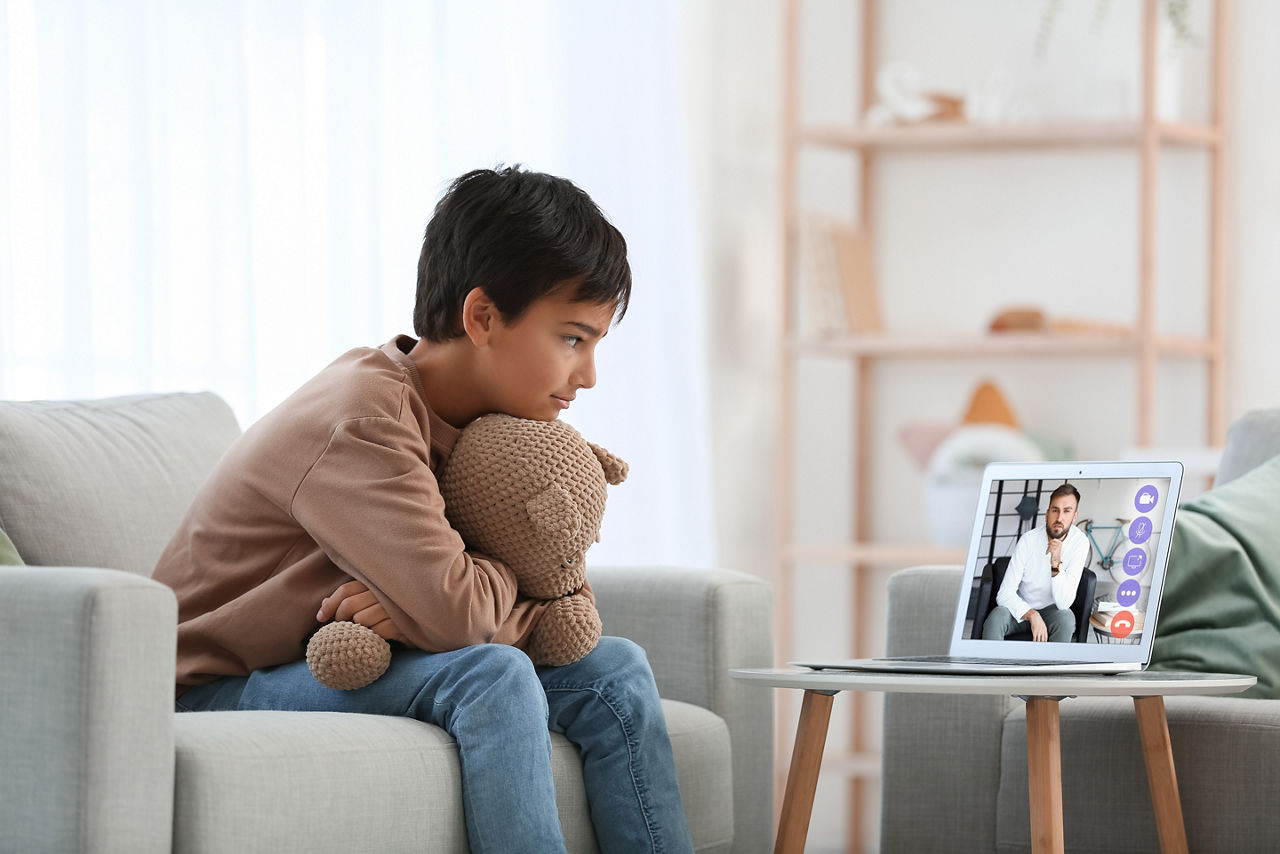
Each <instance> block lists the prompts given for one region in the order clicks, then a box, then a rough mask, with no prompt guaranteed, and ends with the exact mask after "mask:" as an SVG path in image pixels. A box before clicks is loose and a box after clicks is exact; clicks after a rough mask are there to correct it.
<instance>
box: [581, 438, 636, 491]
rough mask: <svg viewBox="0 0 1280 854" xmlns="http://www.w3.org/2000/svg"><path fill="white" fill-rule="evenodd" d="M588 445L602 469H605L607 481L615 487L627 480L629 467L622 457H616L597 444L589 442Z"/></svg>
mask: <svg viewBox="0 0 1280 854" xmlns="http://www.w3.org/2000/svg"><path fill="white" fill-rule="evenodd" d="M587 444H588V445H590V446H591V452H592V453H593V454H595V455H596V459H597V460H599V461H600V467H601V468H603V469H604V479H605V480H607V481H608V482H609V483H610V484H612V485H613V486H617V485H618V484H620V483H622V482H623V481H624V480H626V479H627V471H628V466H627V464H626V463H625V462H623V460H622V459H621V458H620V457H615V456H614V455H613V454H611V453H609V452H608V451H606V450H605V449H604V448H602V447H600V446H599V445H597V444H596V443H595V442H588V443H587Z"/></svg>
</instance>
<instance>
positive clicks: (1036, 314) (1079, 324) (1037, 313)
mask: <svg viewBox="0 0 1280 854" xmlns="http://www.w3.org/2000/svg"><path fill="white" fill-rule="evenodd" d="M987 330H988V331H989V332H993V333H997V332H1044V333H1047V334H1050V335H1133V334H1134V328H1133V327H1132V326H1128V325H1126V324H1123V323H1107V322H1105V321H1101V320H1089V319H1084V318H1069V317H1049V316H1048V315H1046V314H1045V312H1044V310H1043V309H1039V308H1035V307H1034V306H1027V307H1016V308H1006V309H1003V310H1002V311H1000V312H999V313H998V314H996V316H995V317H994V318H992V320H991V323H990V325H989V326H988V327H987Z"/></svg>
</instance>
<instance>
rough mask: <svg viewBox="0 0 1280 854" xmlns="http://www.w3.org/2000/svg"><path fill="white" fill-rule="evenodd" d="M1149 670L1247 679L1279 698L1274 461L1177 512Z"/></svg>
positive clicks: (1278, 506) (1279, 552)
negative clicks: (1239, 675) (1238, 675)
mask: <svg viewBox="0 0 1280 854" xmlns="http://www.w3.org/2000/svg"><path fill="white" fill-rule="evenodd" d="M1151 669H1153V670H1193V671H1198V672H1209V673H1249V674H1253V675H1255V676H1257V677H1258V684H1257V685H1255V686H1254V687H1252V688H1250V689H1249V690H1248V691H1246V692H1244V694H1242V695H1241V696H1245V697H1262V698H1271V699H1274V698H1277V697H1280V456H1276V457H1273V458H1272V459H1271V460H1270V461H1269V462H1266V463H1263V464H1262V465H1261V466H1259V467H1258V468H1256V469H1254V470H1253V471H1251V472H1249V473H1247V474H1245V475H1243V476H1241V477H1239V478H1237V479H1236V480H1233V481H1230V482H1229V483H1226V484H1224V485H1223V486H1221V487H1220V488H1218V489H1213V490H1210V491H1209V492H1206V493H1205V494H1203V495H1201V496H1199V497H1197V498H1195V499H1193V500H1191V501H1188V502H1186V503H1185V504H1183V505H1181V506H1180V507H1179V508H1178V518H1177V522H1176V523H1175V524H1174V528H1173V542H1172V544H1171V546H1170V550H1169V572H1168V576H1167V578H1166V579H1165V586H1164V599H1163V603H1162V604H1161V606H1160V618H1159V624H1158V627H1157V629H1156V638H1155V642H1154V644H1153V645H1152V650H1151Z"/></svg>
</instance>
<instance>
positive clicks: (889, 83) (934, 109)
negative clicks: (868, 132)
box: [864, 62, 967, 126]
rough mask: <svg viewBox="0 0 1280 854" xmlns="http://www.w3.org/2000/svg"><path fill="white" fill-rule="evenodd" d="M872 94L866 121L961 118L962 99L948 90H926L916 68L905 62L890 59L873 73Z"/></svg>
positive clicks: (909, 121)
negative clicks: (873, 86) (873, 98)
mask: <svg viewBox="0 0 1280 854" xmlns="http://www.w3.org/2000/svg"><path fill="white" fill-rule="evenodd" d="M876 95H877V96H878V98H879V100H878V101H877V102H876V103H875V104H873V105H872V106H871V107H870V108H869V109H868V110H867V114H866V116H865V117H864V118H865V121H866V123H867V124H868V125H872V126H878V125H887V124H893V123H900V124H916V123H918V122H925V121H932V122H943V121H950V122H954V121H964V119H965V117H966V112H967V111H966V108H965V99H964V97H963V96H961V95H956V94H953V93H950V92H928V91H925V89H924V87H923V86H922V85H921V83H920V71H919V69H917V68H916V67H915V66H914V65H911V64H909V63H906V62H890V63H888V64H887V65H884V66H882V67H881V68H880V70H879V71H878V72H877V73H876Z"/></svg>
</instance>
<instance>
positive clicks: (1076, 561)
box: [790, 462, 1182, 674]
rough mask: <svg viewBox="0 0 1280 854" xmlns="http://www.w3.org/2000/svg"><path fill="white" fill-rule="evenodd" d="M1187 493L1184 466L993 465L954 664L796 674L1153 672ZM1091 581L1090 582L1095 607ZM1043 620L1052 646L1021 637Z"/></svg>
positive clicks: (935, 661)
mask: <svg viewBox="0 0 1280 854" xmlns="http://www.w3.org/2000/svg"><path fill="white" fill-rule="evenodd" d="M1181 488H1182V464H1181V463H1178V462H1050V463H991V464H990V465H988V466H987V467H986V469H985V470H984V471H983V475H982V487H981V489H980V490H979V493H978V502H977V512H976V513H975V514H974V515H975V518H974V521H973V528H972V533H971V534H970V537H969V550H968V555H967V557H966V559H965V564H964V565H965V568H966V570H967V571H966V573H965V577H964V581H963V583H962V584H961V585H960V590H959V595H958V597H957V601H956V607H955V614H954V617H953V624H952V627H951V645H950V649H949V652H948V654H947V655H945V656H896V657H889V658H860V659H843V660H831V661H821V660H818V661H793V662H790V664H792V665H793V666H798V667H808V668H812V669H814V670H879V671H891V672H903V673H944V674H948V673H949V674H984V673H990V674H1013V673H1122V672H1126V671H1134V670H1143V669H1145V668H1146V666H1147V664H1148V663H1149V662H1150V661H1151V644H1152V640H1153V639H1154V637H1155V634H1156V620H1157V617H1158V616H1159V612H1160V597H1161V593H1162V591H1163V589H1164V579H1165V570H1166V568H1167V567H1168V562H1169V543H1170V540H1171V539H1172V535H1173V524H1174V515H1175V513H1176V511H1177V506H1178V494H1179V492H1180V491H1181ZM1073 498H1074V499H1075V500H1074V503H1075V511H1074V513H1069V512H1068V511H1069V510H1070V505H1071V504H1072V503H1073V501H1072V499H1073ZM1055 505H1056V506H1055ZM1051 540H1057V541H1058V545H1057V546H1056V547H1054V546H1052V545H1051ZM1055 558H1056V559H1057V564H1058V568H1057V570H1056V572H1055V571H1054V568H1053V563H1054V559H1055ZM1085 570H1088V571H1089V572H1092V573H1093V576H1094V580H1093V585H1094V592H1093V594H1092V595H1089V596H1087V601H1085V598H1086V597H1085V593H1084V592H1082V588H1081V585H1082V584H1084V585H1085V587H1086V589H1087V578H1086V572H1085ZM999 575H1002V576H1003V583H1002V584H999V585H997V584H996V583H995V579H996V576H999ZM1077 597H1079V599H1078V600H1077ZM1063 602H1065V603H1069V604H1067V605H1065V606H1063V605H1061V604H1060V603H1063ZM1050 605H1053V606H1055V608H1056V611H1055V608H1050V607H1049V606H1050ZM1072 605H1074V606H1075V607H1076V608H1078V609H1079V614H1076V613H1074V612H1072V613H1071V619H1070V620H1067V618H1066V616H1065V615H1063V614H1062V613H1061V612H1062V611H1063V610H1067V609H1069V608H1071V607H1072ZM1000 609H1003V612H1002V613H1001V612H1000ZM1024 609H1025V610H1024ZM1042 609H1043V611H1044V612H1045V613H1046V614H1048V615H1049V619H1048V620H1046V619H1045V618H1043V617H1042V618H1041V620H1040V623H1041V624H1042V625H1043V628H1044V630H1046V631H1041V632H1040V634H1042V635H1044V639H1043V640H1037V639H1036V638H1034V637H1028V636H1027V635H1025V634H1023V635H1021V636H1019V634H1018V631H1017V629H1018V628H1019V626H1018V625H1017V624H1018V623H1021V622H1024V621H1022V620H1021V619H1019V618H1021V617H1029V616H1030V611H1031V610H1036V611H1037V613H1040V611H1041V610H1042ZM1019 611H1021V612H1022V613H1020V614H1019V613H1015V612H1019ZM1025 622H1026V623H1027V624H1028V625H1030V624H1031V623H1032V622H1033V620H1031V619H1028V620H1026V621H1025ZM1050 622H1052V624H1053V625H1052V631H1053V635H1052V636H1051V637H1050V636H1049V635H1048V632H1047V630H1048V629H1049V623H1050ZM1068 623H1070V625H1068ZM1036 628H1039V627H1036Z"/></svg>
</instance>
